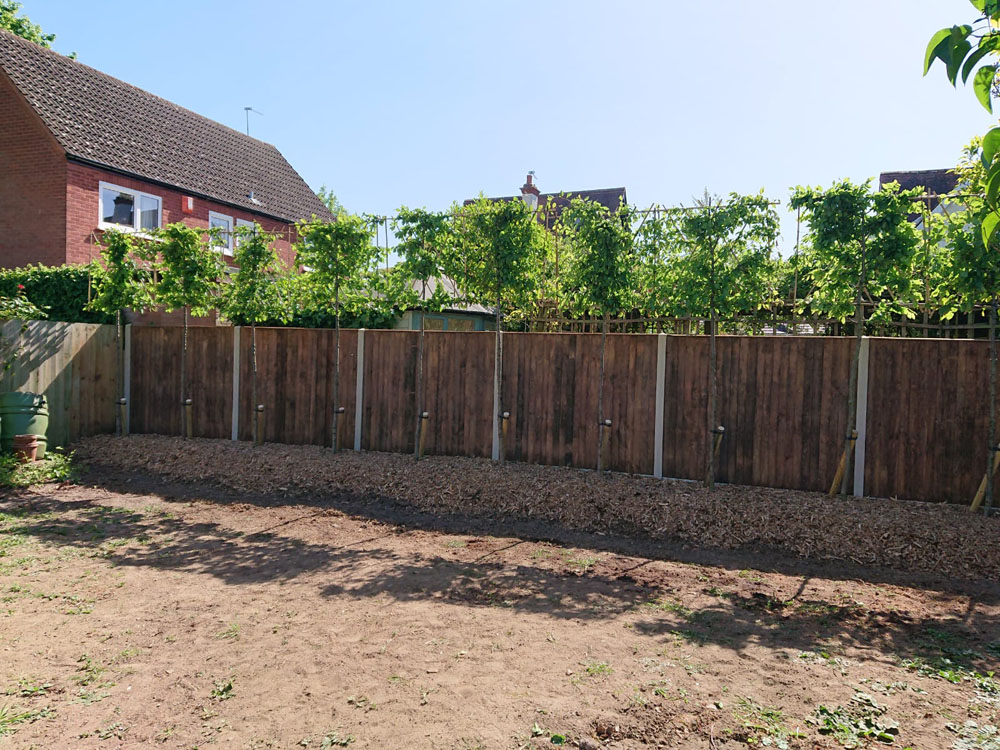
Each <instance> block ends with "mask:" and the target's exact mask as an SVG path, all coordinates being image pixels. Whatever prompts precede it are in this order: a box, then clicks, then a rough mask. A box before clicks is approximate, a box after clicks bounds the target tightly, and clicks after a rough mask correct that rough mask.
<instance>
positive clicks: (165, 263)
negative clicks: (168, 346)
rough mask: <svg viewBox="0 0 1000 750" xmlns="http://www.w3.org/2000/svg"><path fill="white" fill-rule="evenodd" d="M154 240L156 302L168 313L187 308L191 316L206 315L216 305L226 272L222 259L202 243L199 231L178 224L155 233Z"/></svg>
mask: <svg viewBox="0 0 1000 750" xmlns="http://www.w3.org/2000/svg"><path fill="white" fill-rule="evenodd" d="M156 237H157V239H159V240H160V242H159V244H158V245H157V248H156V249H157V250H158V251H159V254H160V260H159V261H158V263H157V264H156V267H157V270H158V271H159V273H160V283H159V284H158V285H157V288H156V302H157V303H158V304H161V305H163V306H164V307H165V308H166V309H167V311H168V312H169V311H173V310H179V309H181V308H183V307H187V308H188V309H189V311H190V312H191V313H192V314H193V315H208V314H209V313H210V312H211V311H212V310H213V309H215V307H216V304H217V303H218V301H219V291H220V279H221V278H222V275H223V273H224V271H225V268H224V263H223V260H222V257H221V255H220V254H219V253H218V252H216V251H215V250H213V249H211V248H210V247H209V245H208V243H206V242H205V240H204V238H203V232H202V230H199V229H193V228H191V227H188V226H185V225H184V224H181V223H179V222H178V223H175V224H168V225H167V226H165V227H163V228H162V229H159V230H157V231H156Z"/></svg>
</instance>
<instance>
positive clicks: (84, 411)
mask: <svg viewBox="0 0 1000 750" xmlns="http://www.w3.org/2000/svg"><path fill="white" fill-rule="evenodd" d="M20 328H21V322H20V321H16V320H12V321H7V322H6V323H4V324H3V325H2V337H3V339H4V340H5V341H15V340H17V341H18V344H17V347H18V348H19V350H20V355H19V356H18V357H17V358H16V359H15V360H14V362H13V364H12V366H11V368H10V370H9V371H8V372H6V373H0V391H30V392H33V393H41V394H44V395H45V400H46V402H47V403H48V410H49V428H48V434H47V435H46V437H47V438H48V443H49V445H50V446H51V447H55V446H64V445H67V444H68V443H71V442H72V441H74V440H76V439H77V438H79V437H83V436H86V435H97V434H101V433H107V432H111V433H113V432H114V431H115V417H116V411H117V402H118V398H119V395H118V394H119V388H118V383H117V375H116V373H117V371H118V370H117V367H118V364H117V362H118V360H117V356H116V351H115V345H116V335H115V327H114V326H110V325H97V324H94V323H59V322H50V321H44V320H38V321H31V322H29V323H28V326H27V328H26V329H25V331H24V332H23V333H20ZM18 337H19V338H18Z"/></svg>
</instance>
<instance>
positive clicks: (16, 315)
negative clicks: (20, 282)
mask: <svg viewBox="0 0 1000 750" xmlns="http://www.w3.org/2000/svg"><path fill="white" fill-rule="evenodd" d="M44 318H45V313H44V312H42V311H41V310H40V309H38V307H36V306H35V305H34V304H32V303H31V302H30V301H29V300H28V298H27V297H25V296H24V294H16V295H15V296H13V297H0V321H6V320H42V319H44Z"/></svg>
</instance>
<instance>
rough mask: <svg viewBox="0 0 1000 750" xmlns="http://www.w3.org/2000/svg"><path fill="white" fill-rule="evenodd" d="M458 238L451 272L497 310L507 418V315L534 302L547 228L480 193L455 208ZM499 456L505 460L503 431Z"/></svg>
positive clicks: (518, 204) (497, 368)
mask: <svg viewBox="0 0 1000 750" xmlns="http://www.w3.org/2000/svg"><path fill="white" fill-rule="evenodd" d="M454 214H455V218H454V227H453V229H454V233H455V242H454V243H453V245H452V246H451V250H450V252H449V254H448V257H447V259H446V263H447V266H446V269H445V270H446V271H448V272H449V275H450V276H452V278H455V279H461V280H462V282H461V283H462V284H463V285H464V287H465V292H466V293H467V294H468V295H469V296H470V297H471V298H472V299H473V300H475V301H476V302H479V304H481V305H483V306H486V307H493V308H494V316H495V320H496V344H495V364H494V378H495V380H496V383H497V386H496V387H497V391H498V394H497V407H498V409H497V411H498V414H497V418H498V419H502V418H503V413H504V410H503V321H504V315H505V314H508V313H510V312H511V311H512V310H515V309H524V308H525V307H526V306H528V305H529V304H530V301H531V297H532V292H533V289H534V286H535V283H536V279H535V275H534V270H535V269H536V268H537V267H538V264H539V261H540V259H541V255H542V248H543V240H542V238H541V232H543V231H545V230H544V229H542V228H541V227H540V226H539V225H538V223H537V222H536V221H535V217H534V214H533V213H532V211H531V210H530V209H529V208H528V207H527V205H526V204H525V203H524V202H523V201H520V200H511V201H491V200H489V199H488V198H484V197H480V198H479V199H477V200H475V201H473V202H472V203H470V204H468V205H466V206H463V207H461V208H460V209H458V208H456V209H455V211H454ZM500 434H501V438H500V455H499V460H500V461H501V462H502V461H503V460H504V446H503V438H502V434H503V432H502V430H501V433H500Z"/></svg>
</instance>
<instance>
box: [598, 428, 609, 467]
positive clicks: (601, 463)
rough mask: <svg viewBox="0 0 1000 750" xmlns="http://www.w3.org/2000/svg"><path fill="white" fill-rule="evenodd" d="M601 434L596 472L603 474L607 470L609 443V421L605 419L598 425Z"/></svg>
mask: <svg viewBox="0 0 1000 750" xmlns="http://www.w3.org/2000/svg"><path fill="white" fill-rule="evenodd" d="M598 429H599V430H600V433H601V455H600V456H598V462H597V470H598V471H600V472H605V471H607V469H608V446H609V444H610V442H611V420H610V419H605V420H604V421H603V422H600V423H599V424H598Z"/></svg>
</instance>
